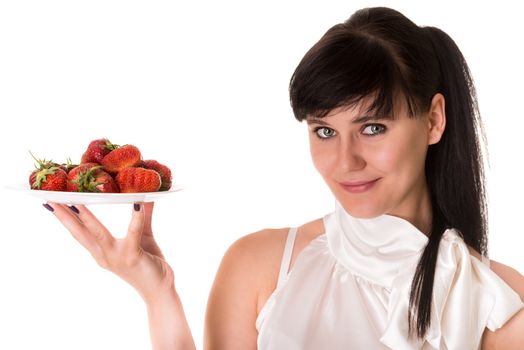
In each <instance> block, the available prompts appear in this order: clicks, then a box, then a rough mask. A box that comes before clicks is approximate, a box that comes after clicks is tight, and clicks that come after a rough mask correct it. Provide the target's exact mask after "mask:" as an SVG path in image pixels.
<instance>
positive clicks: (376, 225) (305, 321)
mask: <svg viewBox="0 0 524 350" xmlns="http://www.w3.org/2000/svg"><path fill="white" fill-rule="evenodd" d="M290 95H291V104H292V107H293V111H294V114H295V117H296V118H297V119H298V120H299V121H303V120H305V121H306V122H307V124H308V126H309V131H310V133H309V135H310V147H311V155H312V159H313V162H314V164H315V167H316V168H317V170H318V171H319V173H320V174H321V175H322V177H323V178H324V180H325V181H326V183H327V184H328V186H329V187H330V189H331V191H332V192H333V194H334V196H335V198H336V207H335V211H334V212H333V213H330V214H328V215H326V216H324V217H323V218H320V219H318V220H315V221H312V222H309V223H306V224H304V225H302V226H300V227H298V228H291V229H281V230H280V229H279V230H264V231H261V232H257V233H254V234H251V235H248V236H245V237H243V238H241V239H240V240H238V241H237V242H235V243H234V244H233V245H232V246H231V247H230V249H229V250H228V251H227V252H226V254H225V256H224V258H223V261H222V264H221V266H220V268H219V271H218V273H217V276H216V279H215V282H214V285H213V288H212V290H211V293H210V297H209V303H208V309H207V314H206V332H205V344H206V348H210V349H252V348H257V347H258V348H261V349H348V348H367V349H388V348H393V349H420V348H424V349H433V348H434V349H476V348H479V347H482V348H485V349H494V348H497V349H498V348H521V347H524V336H523V335H522V332H519V331H518V330H522V328H523V327H524V309H523V306H524V304H523V303H522V300H523V299H524V278H523V277H522V276H521V275H520V274H519V273H517V272H516V271H514V270H512V269H511V268H509V267H507V266H504V265H502V264H499V263H496V262H493V261H492V262H491V263H490V262H489V260H487V258H486V256H487V247H486V241H487V239H486V231H487V224H486V217H487V214H486V202H485V194H484V180H483V168H482V158H481V154H480V145H479V140H478V135H479V133H481V132H482V126H481V123H480V118H479V114H478V110H477V105H476V96H475V90H474V86H473V83H472V79H471V77H470V75H469V71H468V68H467V65H466V62H465V61H464V58H463V57H462V55H461V53H460V51H459V50H458V48H457V47H456V45H455V44H454V42H453V41H452V40H451V39H450V38H449V37H448V36H447V35H446V34H445V33H443V32H442V31H440V30H438V29H436V28H432V27H424V28H422V27H418V26H416V25H415V24H413V23H412V22H411V21H409V20H408V19H407V18H405V17H404V16H402V15H401V14H400V13H398V12H396V11H393V10H391V9H387V8H370V9H363V10H360V11H357V12H356V13H355V14H354V15H352V16H351V17H350V19H348V20H347V21H346V22H344V23H341V24H338V25H335V26H334V27H332V28H331V29H329V30H328V32H327V33H326V34H325V35H324V36H323V37H322V38H321V39H320V41H319V42H318V43H316V44H315V45H314V46H313V47H312V48H311V49H310V51H309V52H308V53H307V54H306V55H305V56H304V58H303V59H302V61H301V62H300V64H299V65H298V67H297V69H296V71H295V73H294V75H293V77H292V79H291V84H290ZM45 206H46V208H48V209H49V210H51V211H53V212H54V213H55V215H56V216H57V218H58V219H59V220H60V221H61V222H62V223H63V224H64V225H65V226H66V228H67V229H69V231H71V233H72V234H73V236H74V237H75V238H76V239H77V240H78V241H79V242H80V243H81V244H82V245H84V246H85V247H86V248H87V249H88V250H89V251H90V252H91V254H92V255H93V256H94V258H95V259H96V261H97V262H98V263H99V264H100V265H101V266H102V267H104V268H106V269H109V270H111V271H113V272H114V273H116V274H117V275H118V276H120V277H121V278H123V279H124V280H126V281H127V282H129V283H130V284H131V285H132V286H133V287H134V288H135V289H136V290H137V291H138V292H139V293H140V295H141V296H142V298H143V299H144V301H145V303H146V305H147V307H148V314H149V322H150V330H151V337H152V342H153V347H154V348H155V349H187V348H194V344H193V340H192V335H191V332H190V330H189V327H188V324H187V322H186V319H185V316H184V311H183V308H182V304H181V302H180V300H179V298H178V295H177V293H176V288H175V284H174V274H173V271H172V269H171V268H170V266H169V265H168V264H167V262H166V261H165V260H164V259H163V256H162V253H161V251H160V249H159V247H158V246H157V245H156V243H155V240H154V238H153V235H152V230H151V218H152V211H153V204H152V203H145V204H140V203H137V204H135V206H134V212H133V215H132V220H131V224H130V226H129V232H128V235H127V237H126V238H125V239H124V240H115V239H114V238H113V237H112V235H111V234H110V233H109V232H108V231H107V230H106V229H105V228H104V226H103V225H102V224H101V223H100V222H99V221H98V220H97V219H96V218H95V217H94V216H93V215H92V214H91V212H90V211H89V210H88V209H87V208H86V207H84V206H77V207H67V206H63V205H58V204H53V203H49V204H46V205H45ZM490 264H491V268H490V267H489V266H490Z"/></svg>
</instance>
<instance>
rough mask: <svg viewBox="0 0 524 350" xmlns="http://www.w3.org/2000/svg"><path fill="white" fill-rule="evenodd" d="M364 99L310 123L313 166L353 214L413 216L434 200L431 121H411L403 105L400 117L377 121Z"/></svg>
mask: <svg viewBox="0 0 524 350" xmlns="http://www.w3.org/2000/svg"><path fill="white" fill-rule="evenodd" d="M365 101H366V100H363V102H362V103H360V104H358V105H356V106H354V107H351V108H349V109H348V108H347V107H346V108H338V109H335V110H333V111H332V112H331V113H330V114H328V115H327V116H326V117H324V118H322V119H311V118H308V119H307V123H308V128H309V131H310V132H309V139H310V149H311V156H312V158H313V163H314V165H315V167H316V169H317V170H318V172H319V173H320V175H322V177H323V178H324V180H325V181H326V183H327V185H328V186H329V188H330V189H331V191H332V192H333V194H334V195H335V197H336V198H337V200H338V201H339V202H340V204H341V205H342V206H343V207H344V209H345V210H346V211H347V212H348V213H350V214H351V215H353V216H355V217H360V218H371V217H375V216H378V215H382V214H390V215H395V216H399V217H403V218H410V217H411V218H412V217H414V216H415V215H416V214H417V211H418V210H420V208H421V206H422V204H425V203H423V201H427V200H428V199H429V195H428V190H427V185H426V180H425V172H424V163H425V159H426V153H427V148H428V140H429V138H428V137H429V129H430V127H429V122H428V117H427V116H426V115H421V116H417V118H409V116H408V112H407V109H406V106H405V103H404V104H400V106H399V107H398V109H397V112H396V114H395V119H390V118H388V119H385V118H381V119H377V118H376V117H375V118H374V117H373V116H372V115H368V114H366V110H367V105H366V102H365ZM428 114H429V113H428ZM366 117H370V118H371V119H370V118H366ZM364 118H366V119H364ZM363 183H364V184H363Z"/></svg>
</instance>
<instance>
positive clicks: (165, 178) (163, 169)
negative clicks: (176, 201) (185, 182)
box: [142, 159, 173, 191]
mask: <svg viewBox="0 0 524 350" xmlns="http://www.w3.org/2000/svg"><path fill="white" fill-rule="evenodd" d="M142 167H144V168H146V169H153V170H155V171H156V172H157V173H159V174H160V178H161V179H162V184H161V185H160V189H159V191H167V190H169V189H170V188H171V182H172V180H173V177H172V176H171V169H169V168H168V167H167V166H165V165H164V164H160V163H159V162H157V161H156V160H153V159H149V160H144V161H142Z"/></svg>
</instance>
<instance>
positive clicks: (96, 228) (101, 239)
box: [70, 205, 115, 249]
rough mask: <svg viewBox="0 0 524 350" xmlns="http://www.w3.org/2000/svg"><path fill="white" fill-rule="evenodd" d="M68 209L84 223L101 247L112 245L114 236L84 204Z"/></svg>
mask: <svg viewBox="0 0 524 350" xmlns="http://www.w3.org/2000/svg"><path fill="white" fill-rule="evenodd" d="M70 209H71V211H72V212H74V213H75V214H76V216H77V217H78V219H79V220H80V221H81V222H82V223H83V224H84V226H85V227H86V229H87V230H88V231H89V232H90V234H91V236H93V237H94V238H95V239H96V241H97V243H98V244H99V245H100V246H101V247H102V249H105V248H108V247H110V246H111V245H112V243H113V241H114V240H115V238H114V237H113V236H112V235H111V233H110V232H109V231H108V230H107V228H106V227H105V226H104V225H103V224H102V223H101V222H100V221H99V220H98V219H97V218H96V216H95V215H93V213H92V212H91V211H90V210H89V209H87V207H86V206H85V205H76V206H71V207H70Z"/></svg>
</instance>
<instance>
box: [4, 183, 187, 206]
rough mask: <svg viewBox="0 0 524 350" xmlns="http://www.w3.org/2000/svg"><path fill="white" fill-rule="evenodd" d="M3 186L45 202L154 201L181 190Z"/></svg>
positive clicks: (115, 202) (85, 203) (175, 187)
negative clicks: (108, 190) (106, 190)
mask: <svg viewBox="0 0 524 350" xmlns="http://www.w3.org/2000/svg"><path fill="white" fill-rule="evenodd" d="M5 188H7V189H9V190H13V191H17V192H20V193H24V194H28V195H31V196H35V197H38V198H40V199H42V200H43V201H46V202H54V203H62V204H84V205H87V204H118V203H135V202H154V201H156V200H157V199H160V198H164V197H166V196H170V195H172V194H173V193H175V192H178V191H180V190H182V187H180V186H172V187H171V189H170V190H169V191H162V192H143V193H89V192H61V191H42V190H32V189H30V188H29V185H28V184H15V185H9V186H6V187H5Z"/></svg>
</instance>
